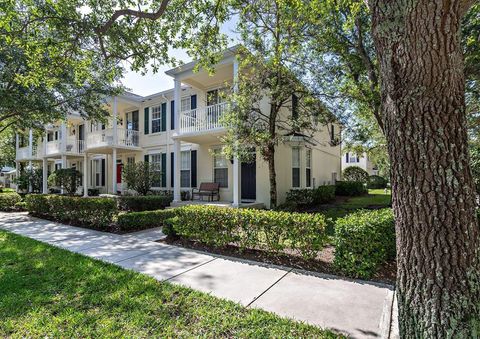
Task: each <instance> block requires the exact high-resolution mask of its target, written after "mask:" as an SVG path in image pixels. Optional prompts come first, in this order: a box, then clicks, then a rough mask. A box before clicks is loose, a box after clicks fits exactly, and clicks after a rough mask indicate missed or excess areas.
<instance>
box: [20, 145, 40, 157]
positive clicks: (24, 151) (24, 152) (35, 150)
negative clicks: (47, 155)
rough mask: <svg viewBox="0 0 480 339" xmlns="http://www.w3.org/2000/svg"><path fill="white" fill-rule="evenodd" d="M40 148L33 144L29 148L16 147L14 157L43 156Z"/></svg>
mask: <svg viewBox="0 0 480 339" xmlns="http://www.w3.org/2000/svg"><path fill="white" fill-rule="evenodd" d="M41 150H42V147H37V145H33V146H32V149H31V150H30V147H29V146H26V147H20V148H18V149H17V154H16V159H17V160H38V159H40V158H41V157H42V156H43V152H42V151H41Z"/></svg>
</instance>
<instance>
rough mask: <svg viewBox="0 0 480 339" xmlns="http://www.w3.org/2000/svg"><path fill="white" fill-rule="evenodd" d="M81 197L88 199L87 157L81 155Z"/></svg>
mask: <svg viewBox="0 0 480 339" xmlns="http://www.w3.org/2000/svg"><path fill="white" fill-rule="evenodd" d="M83 196H84V197H88V155H87V153H86V152H85V154H84V155H83Z"/></svg>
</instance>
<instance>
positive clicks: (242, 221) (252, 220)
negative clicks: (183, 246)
mask: <svg viewBox="0 0 480 339" xmlns="http://www.w3.org/2000/svg"><path fill="white" fill-rule="evenodd" d="M171 220H172V222H173V228H174V230H175V232H176V233H177V234H178V235H179V236H182V237H185V238H188V239H191V240H196V241H200V242H203V243H206V244H208V245H212V246H226V245H228V244H232V243H233V244H235V245H237V246H238V247H239V248H240V249H246V248H255V249H260V250H266V251H269V252H282V251H284V250H286V249H290V250H293V251H294V252H297V253H299V254H301V255H302V257H304V258H305V259H311V258H313V257H315V256H316V254H317V252H318V251H319V250H320V249H321V248H322V247H323V245H324V244H325V241H326V238H327V237H326V234H325V226H326V223H325V218H324V217H323V216H322V215H320V214H307V213H289V212H280V211H265V210H256V209H236V208H227V207H218V206H195V205H192V206H185V207H181V208H177V209H176V218H173V219H171Z"/></svg>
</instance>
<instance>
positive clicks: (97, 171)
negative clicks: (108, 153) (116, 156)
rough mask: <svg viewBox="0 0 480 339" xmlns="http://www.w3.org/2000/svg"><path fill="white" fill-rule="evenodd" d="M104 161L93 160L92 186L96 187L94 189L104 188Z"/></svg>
mask: <svg viewBox="0 0 480 339" xmlns="http://www.w3.org/2000/svg"><path fill="white" fill-rule="evenodd" d="M102 160H103V159H94V160H92V170H91V173H92V176H91V185H92V186H94V187H100V186H103V183H102Z"/></svg>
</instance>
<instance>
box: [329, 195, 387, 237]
mask: <svg viewBox="0 0 480 339" xmlns="http://www.w3.org/2000/svg"><path fill="white" fill-rule="evenodd" d="M391 203H392V195H391V191H390V190H388V191H387V193H385V190H383V189H369V190H368V194H366V195H362V196H359V197H351V198H348V199H347V200H345V201H341V202H337V203H335V204H333V205H332V206H329V207H328V209H326V210H324V211H321V213H322V214H323V215H325V217H327V218H329V219H331V221H329V222H328V224H327V232H328V234H330V235H333V232H334V223H335V220H337V219H338V218H342V217H344V216H346V215H347V214H350V213H352V212H354V211H356V210H359V209H362V208H369V207H373V206H376V207H380V206H383V207H388V206H390V205H391Z"/></svg>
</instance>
